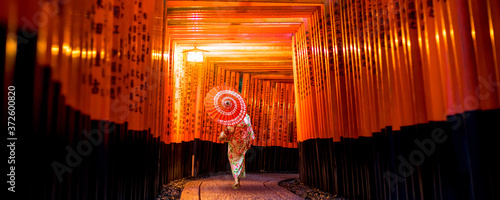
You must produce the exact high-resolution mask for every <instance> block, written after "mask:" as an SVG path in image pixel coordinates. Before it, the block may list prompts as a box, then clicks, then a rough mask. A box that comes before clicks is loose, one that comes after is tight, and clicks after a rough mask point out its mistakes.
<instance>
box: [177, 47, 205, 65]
mask: <svg viewBox="0 0 500 200" xmlns="http://www.w3.org/2000/svg"><path fill="white" fill-rule="evenodd" d="M205 52H209V51H207V50H203V49H197V48H196V45H194V49H189V50H184V51H182V53H185V54H184V55H187V59H186V60H187V61H188V62H203V56H204V55H203V53H205Z"/></svg>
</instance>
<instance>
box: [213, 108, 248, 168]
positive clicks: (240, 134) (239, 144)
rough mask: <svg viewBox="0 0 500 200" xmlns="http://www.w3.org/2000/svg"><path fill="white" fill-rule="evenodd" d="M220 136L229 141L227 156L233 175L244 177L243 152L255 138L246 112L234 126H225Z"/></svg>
mask: <svg viewBox="0 0 500 200" xmlns="http://www.w3.org/2000/svg"><path fill="white" fill-rule="evenodd" d="M221 138H222V139H223V141H226V142H228V143H229V144H228V150H227V156H228V158H229V163H230V164H231V172H232V173H233V177H234V178H237V177H238V178H245V175H246V174H245V153H246V152H247V150H248V149H250V141H251V140H253V139H255V135H254V132H253V129H252V124H251V122H250V116H249V115H248V114H247V115H246V116H245V118H244V119H243V121H241V122H240V123H239V124H237V125H236V126H227V127H226V130H225V131H222V132H221Z"/></svg>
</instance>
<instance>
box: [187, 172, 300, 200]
mask: <svg viewBox="0 0 500 200" xmlns="http://www.w3.org/2000/svg"><path fill="white" fill-rule="evenodd" d="M298 177H299V175H298V174H247V177H246V178H244V179H241V183H240V184H241V187H240V188H238V189H236V190H235V189H233V188H232V185H233V183H234V179H233V177H232V176H231V175H220V176H214V177H210V178H206V179H200V180H195V181H191V182H189V183H187V184H186V186H185V187H184V190H183V191H182V195H181V199H203V200H204V199H302V198H300V197H299V196H297V195H295V194H293V193H291V192H290V191H288V190H286V189H284V188H282V187H280V186H278V182H280V181H282V180H286V179H291V178H298Z"/></svg>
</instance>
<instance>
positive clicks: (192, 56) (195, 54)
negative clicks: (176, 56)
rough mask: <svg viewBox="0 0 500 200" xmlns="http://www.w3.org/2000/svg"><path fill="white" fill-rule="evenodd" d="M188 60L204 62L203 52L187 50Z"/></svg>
mask: <svg viewBox="0 0 500 200" xmlns="http://www.w3.org/2000/svg"><path fill="white" fill-rule="evenodd" d="M187 61H188V62H203V52H199V51H191V52H187Z"/></svg>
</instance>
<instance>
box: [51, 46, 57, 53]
mask: <svg viewBox="0 0 500 200" xmlns="http://www.w3.org/2000/svg"><path fill="white" fill-rule="evenodd" d="M51 50H52V54H58V53H59V47H58V46H52V48H51Z"/></svg>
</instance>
